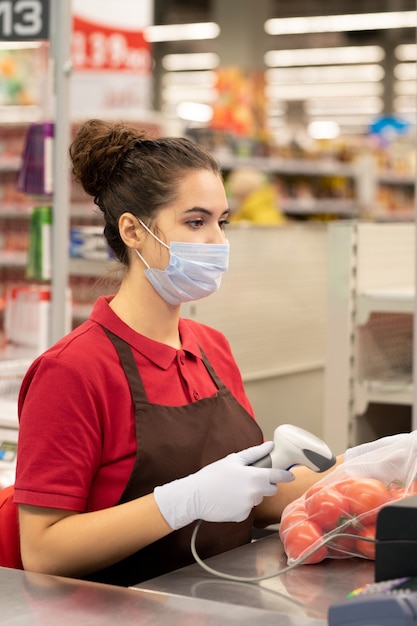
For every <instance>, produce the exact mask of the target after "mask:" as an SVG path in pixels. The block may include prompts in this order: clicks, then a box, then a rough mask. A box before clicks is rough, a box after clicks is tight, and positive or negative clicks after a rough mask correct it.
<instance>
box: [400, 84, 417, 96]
mask: <svg viewBox="0 0 417 626" xmlns="http://www.w3.org/2000/svg"><path fill="white" fill-rule="evenodd" d="M394 93H395V94H397V95H399V96H413V95H415V94H416V93H417V89H416V82H415V80H402V81H395V82H394Z"/></svg>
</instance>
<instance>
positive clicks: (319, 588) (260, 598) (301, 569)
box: [136, 533, 375, 626]
mask: <svg viewBox="0 0 417 626" xmlns="http://www.w3.org/2000/svg"><path fill="white" fill-rule="evenodd" d="M206 562H207V564H208V565H209V566H210V567H212V568H214V569H216V570H219V571H221V572H226V573H227V574H232V575H236V576H244V577H254V576H261V575H264V574H265V575H269V574H274V573H275V572H278V571H280V570H282V569H283V568H285V567H286V565H287V560H286V556H285V553H284V550H283V546H282V543H281V541H280V540H279V537H278V534H277V533H274V534H273V535H269V536H267V537H264V538H262V539H259V540H258V541H254V542H252V543H250V544H248V545H246V546H242V547H241V548H237V549H235V550H231V551H230V552H226V553H224V554H220V555H218V556H216V557H213V558H211V559H208V560H207V561H206ZM374 572H375V564H374V562H373V561H369V560H366V559H360V558H348V559H326V560H325V561H322V562H321V563H317V564H314V565H300V566H298V567H296V568H295V569H293V570H291V571H288V572H286V573H283V574H281V575H278V576H274V577H272V578H268V579H266V580H263V581H261V582H257V583H240V582H233V581H229V580H225V579H221V578H216V577H215V576H214V575H212V574H210V573H207V572H206V571H205V570H204V569H202V568H201V567H200V565H198V564H197V563H195V564H193V565H190V566H188V567H185V568H183V569H181V570H177V571H175V572H171V573H170V574H165V575H164V576H160V577H159V578H155V579H153V580H150V581H147V582H145V583H142V584H140V585H137V586H136V588H137V589H142V588H146V589H148V590H154V591H156V592H162V593H170V594H176V595H179V596H183V597H188V598H196V599H201V600H202V599H205V600H211V601H215V602H220V603H225V604H234V605H236V606H239V607H247V608H257V609H263V610H265V611H272V612H275V613H278V614H280V621H279V622H278V621H277V622H276V623H277V624H283V625H284V624H285V626H287V625H291V626H293V625H294V626H295V625H296V626H299V625H301V624H302V625H312V624H314V625H318V624H320V625H322V624H327V611H328V608H329V606H330V605H331V604H335V603H337V602H340V601H343V600H345V599H346V595H347V594H348V593H349V592H350V591H352V590H353V589H357V588H358V587H362V586H363V585H366V584H368V583H372V582H374Z"/></svg>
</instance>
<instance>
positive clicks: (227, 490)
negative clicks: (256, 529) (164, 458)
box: [154, 441, 294, 530]
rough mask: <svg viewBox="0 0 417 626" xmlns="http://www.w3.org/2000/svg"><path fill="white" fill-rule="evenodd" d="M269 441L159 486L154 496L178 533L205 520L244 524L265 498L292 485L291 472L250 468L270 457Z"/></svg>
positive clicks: (270, 444)
mask: <svg viewBox="0 0 417 626" xmlns="http://www.w3.org/2000/svg"><path fill="white" fill-rule="evenodd" d="M273 446H274V444H273V442H272V441H267V442H265V443H262V444H260V445H259V446H253V447H252V448H247V449H246V450H242V451H241V452H236V453H233V454H229V455H228V456H226V457H224V458H223V459H220V460H219V461H215V462H214V463H210V465H206V467H203V468H202V469H201V470H199V471H198V472H196V473H195V474H190V475H189V476H185V477H184V478H180V479H178V480H174V481H173V482H171V483H167V484H165V485H161V486H159V487H155V490H154V497H155V500H156V503H157V505H158V507H159V510H160V511H161V513H162V515H163V516H164V518H165V519H166V521H167V522H168V524H169V525H170V526H171V528H173V529H174V530H177V529H178V528H182V527H183V526H186V525H187V524H190V523H191V522H193V521H195V520H198V519H202V520H205V521H207V522H241V521H243V520H245V519H246V518H247V517H248V516H249V514H250V512H251V510H252V508H253V507H254V506H256V505H257V504H259V503H260V502H261V501H262V500H263V498H264V497H265V496H272V495H274V494H275V493H276V491H277V485H276V483H279V482H290V481H291V480H293V479H294V475H293V474H291V472H288V471H286V470H281V469H270V468H259V467H250V464H251V463H254V462H255V461H257V460H259V459H261V458H262V457H264V456H265V455H267V454H269V453H270V452H271V450H272V448H273Z"/></svg>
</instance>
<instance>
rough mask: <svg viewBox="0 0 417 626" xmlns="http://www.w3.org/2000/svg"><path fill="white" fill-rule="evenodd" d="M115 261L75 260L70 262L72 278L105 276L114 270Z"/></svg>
mask: <svg viewBox="0 0 417 626" xmlns="http://www.w3.org/2000/svg"><path fill="white" fill-rule="evenodd" d="M114 263H115V262H114V261H112V260H106V261H104V260H99V259H97V260H96V259H74V258H71V259H70V261H69V273H70V275H71V276H104V274H106V273H107V272H108V271H110V270H113V268H114Z"/></svg>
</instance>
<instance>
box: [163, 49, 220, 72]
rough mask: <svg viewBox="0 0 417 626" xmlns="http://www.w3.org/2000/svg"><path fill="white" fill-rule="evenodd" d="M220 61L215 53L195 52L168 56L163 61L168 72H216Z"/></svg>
mask: <svg viewBox="0 0 417 626" xmlns="http://www.w3.org/2000/svg"><path fill="white" fill-rule="evenodd" d="M219 64H220V59H219V56H218V55H217V54H215V53H214V52H195V53H190V54H167V55H166V56H164V57H163V59H162V66H163V68H164V69H165V70H167V71H168V72H176V71H183V70H214V69H215V68H216V67H218V66H219Z"/></svg>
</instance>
